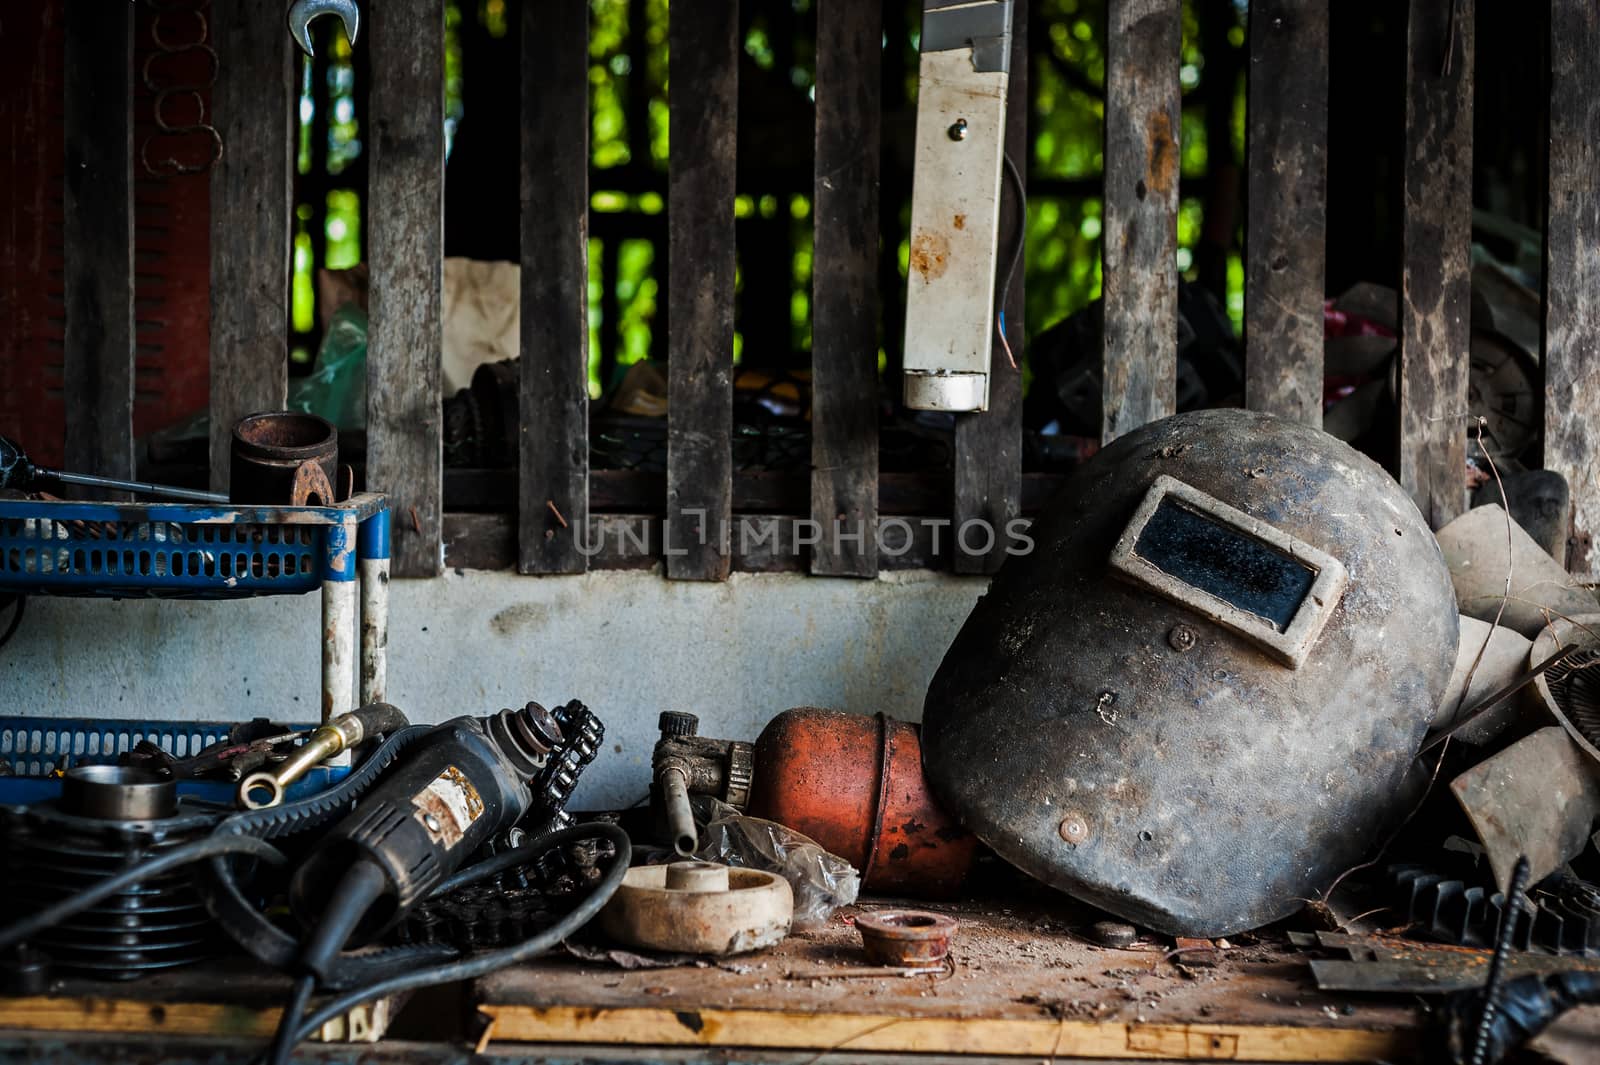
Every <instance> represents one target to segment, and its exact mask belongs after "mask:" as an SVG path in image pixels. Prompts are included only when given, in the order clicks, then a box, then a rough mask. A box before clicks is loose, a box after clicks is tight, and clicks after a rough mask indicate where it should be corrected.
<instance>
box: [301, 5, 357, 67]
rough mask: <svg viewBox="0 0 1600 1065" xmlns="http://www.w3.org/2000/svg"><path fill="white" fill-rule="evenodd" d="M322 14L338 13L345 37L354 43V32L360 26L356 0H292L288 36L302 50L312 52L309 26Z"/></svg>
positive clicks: (309, 53) (310, 53) (308, 53)
mask: <svg viewBox="0 0 1600 1065" xmlns="http://www.w3.org/2000/svg"><path fill="white" fill-rule="evenodd" d="M323 15H338V16H339V21H340V22H341V23H343V24H344V35H345V38H346V39H347V40H348V41H349V42H350V44H351V45H352V46H354V45H355V43H356V32H357V31H358V30H359V29H360V28H361V10H360V9H359V8H358V7H356V0H294V3H292V4H290V5H289V36H291V37H293V38H294V43H296V44H298V45H299V46H300V50H301V51H302V52H304V53H305V54H306V55H313V54H314V53H313V52H312V49H311V28H310V27H311V23H312V21H313V20H314V19H317V18H319V17H321V16H323Z"/></svg>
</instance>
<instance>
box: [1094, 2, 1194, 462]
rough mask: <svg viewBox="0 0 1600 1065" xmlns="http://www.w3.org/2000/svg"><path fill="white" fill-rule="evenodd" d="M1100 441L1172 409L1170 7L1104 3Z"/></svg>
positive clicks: (1173, 84) (1173, 66) (1174, 127)
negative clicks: (1104, 143) (1102, 357)
mask: <svg viewBox="0 0 1600 1065" xmlns="http://www.w3.org/2000/svg"><path fill="white" fill-rule="evenodd" d="M1106 21H1107V28H1106V159H1105V171H1106V196H1105V215H1106V224H1105V237H1104V241H1105V244H1104V248H1105V250H1104V256H1105V264H1104V266H1105V269H1104V290H1105V356H1104V357H1105V363H1104V371H1103V378H1102V386H1103V387H1102V393H1101V403H1102V409H1103V414H1102V417H1101V427H1100V439H1101V440H1102V441H1103V442H1110V441H1112V440H1115V439H1116V438H1117V437H1119V436H1121V435H1122V434H1123V433H1126V432H1128V431H1129V430H1131V429H1137V428H1138V427H1139V426H1141V425H1144V424H1145V423H1146V422H1151V421H1155V420H1156V419H1157V418H1165V417H1166V416H1167V415H1169V414H1172V413H1173V412H1174V411H1175V410H1176V409H1177V403H1178V376H1177V375H1178V267H1177V254H1178V229H1177V217H1178V171H1179V169H1180V168H1179V158H1178V115H1179V91H1180V90H1179V84H1178V65H1179V46H1180V44H1181V42H1182V37H1183V33H1182V19H1181V18H1180V4H1179V0H1108V7H1107V14H1106Z"/></svg>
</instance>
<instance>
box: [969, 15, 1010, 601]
mask: <svg viewBox="0 0 1600 1065" xmlns="http://www.w3.org/2000/svg"><path fill="white" fill-rule="evenodd" d="M1005 150H1006V154H1007V155H1009V156H1010V157H1011V161H1012V162H1013V163H1015V164H1016V166H1017V172H1018V175H1019V176H1020V177H1022V180H1023V183H1024V186H1026V183H1027V168H1028V3H1027V0H1016V5H1015V8H1014V10H1013V11H1012V15H1011V77H1010V82H1009V84H1008V85H1007V90H1006V140H1005ZM1001 177H1002V180H1001V188H1002V189H1003V190H1004V191H1003V193H1002V195H1001V198H1000V199H1001V203H1002V204H1003V205H1005V209H1006V210H1007V211H1008V213H1007V214H1006V216H1005V217H1003V218H1002V219H1001V225H1000V256H999V260H998V263H999V265H998V267H997V276H996V277H995V306H996V308H997V309H999V310H1001V311H1004V313H1005V319H1006V337H1007V340H1008V342H1009V343H1010V345H1011V351H1012V355H1013V356H1014V358H1015V359H1016V360H1017V362H1018V364H1019V365H1020V363H1021V359H1022V352H1023V348H1024V346H1025V345H1026V342H1027V341H1026V337H1025V336H1024V335H1023V289H1024V288H1025V287H1026V286H1025V285H1024V278H1023V275H1024V273H1025V272H1026V271H1025V270H1024V269H1023V265H1022V262H1021V260H1018V262H1017V267H1016V272H1015V273H1014V274H1013V275H1012V277H1011V288H1010V291H1009V292H1006V291H1005V284H1006V271H1007V270H1009V269H1010V264H1011V256H1012V255H1014V254H1020V253H1021V251H1022V248H1021V246H1019V245H1018V243H1017V242H1018V241H1020V240H1023V239H1024V237H1025V226H1024V222H1023V219H1024V206H1023V204H1020V203H1019V202H1018V198H1017V190H1016V188H1015V185H1014V181H1013V180H1012V179H1011V178H1010V177H1009V175H1006V174H1002V175H1001ZM1024 198H1025V196H1024ZM1002 299H1004V301H1005V302H1004V304H1002V303H1001V302H1000V301H1001V300H1002ZM952 461H953V462H954V464H955V488H954V493H955V512H954V515H953V517H954V522H955V534H956V535H955V542H954V544H953V548H954V555H953V558H954V562H955V570H956V572H957V573H993V572H994V571H995V570H997V569H999V568H1000V564H1001V563H1002V562H1004V561H1005V560H1006V557H1007V556H1006V546H1007V544H1008V543H1009V542H1010V541H1009V538H1008V537H1007V534H1006V530H1007V528H1008V526H1009V523H1010V522H1011V520H1012V519H1014V518H1015V517H1017V515H1018V514H1019V513H1020V512H1021V508H1022V373H1021V371H1020V370H1019V369H1017V368H1016V367H1014V366H1012V360H1011V359H1009V358H1007V357H1006V354H1005V347H1004V345H1003V344H1002V343H1001V342H1000V337H999V336H998V334H997V335H996V336H995V338H994V347H993V350H992V352H991V354H990V356H989V409H988V410H986V411H984V412H982V413H981V414H958V415H956V447H955V454H954V455H953V456H952ZM970 522H977V523H979V524H976V525H971V526H969V525H968V523H970ZM963 528H966V529H967V532H966V534H965V536H963V535H962V530H963ZM969 548H970V550H969Z"/></svg>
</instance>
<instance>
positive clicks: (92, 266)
mask: <svg viewBox="0 0 1600 1065" xmlns="http://www.w3.org/2000/svg"><path fill="white" fill-rule="evenodd" d="M66 7H67V10H66V20H65V36H66V45H65V47H66V59H65V64H66V74H65V78H66V86H65V90H64V94H65V118H66V134H65V136H66V160H65V171H64V172H65V176H66V188H65V190H64V192H65V200H64V204H63V214H64V217H63V224H62V231H61V242H62V258H63V264H62V265H63V270H64V274H63V278H62V291H63V293H64V296H65V304H66V306H65V311H66V326H65V330H66V350H65V354H64V356H63V358H62V363H61V373H62V377H63V379H64V380H65V382H66V441H65V443H66V451H65V454H66V468H67V469H69V470H73V471H76V472H79V473H96V474H100V475H101V476H103V477H132V476H133V473H134V466H133V171H132V156H133V109H132V103H131V101H132V94H133V85H132V81H133V32H132V29H133V9H132V8H131V7H124V6H120V5H118V6H116V7H115V8H112V7H111V6H110V5H104V4H100V3H98V2H96V0H72V2H71V3H69V4H67V6H66ZM19 193H20V190H13V193H12V195H18V194H19ZM39 282H40V283H41V284H42V283H43V282H44V279H43V278H42V277H41V278H39ZM13 354H14V353H8V355H13ZM92 494H93V495H94V496H95V497H96V498H106V496H107V495H108V493H105V492H103V491H100V490H95V491H94V492H93V493H92ZM113 498H125V497H123V496H120V495H118V494H113Z"/></svg>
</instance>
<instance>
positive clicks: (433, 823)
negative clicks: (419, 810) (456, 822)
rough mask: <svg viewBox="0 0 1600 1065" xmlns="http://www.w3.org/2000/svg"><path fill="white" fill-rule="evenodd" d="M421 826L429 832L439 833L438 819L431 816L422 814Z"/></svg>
mask: <svg viewBox="0 0 1600 1065" xmlns="http://www.w3.org/2000/svg"><path fill="white" fill-rule="evenodd" d="M422 824H423V827H425V828H426V829H427V830H428V831H429V832H437V831H439V819H438V818H437V817H435V816H433V815H432V814H423V815H422Z"/></svg>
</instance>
